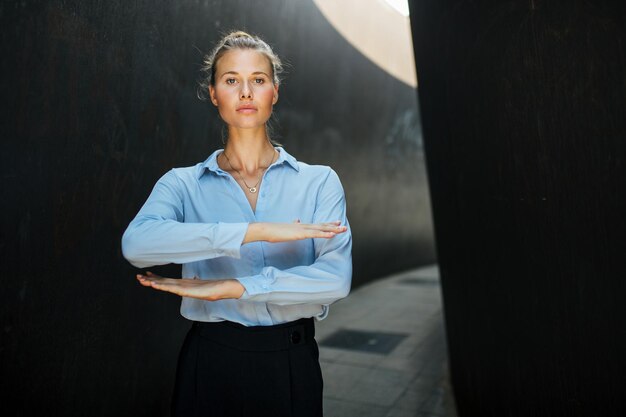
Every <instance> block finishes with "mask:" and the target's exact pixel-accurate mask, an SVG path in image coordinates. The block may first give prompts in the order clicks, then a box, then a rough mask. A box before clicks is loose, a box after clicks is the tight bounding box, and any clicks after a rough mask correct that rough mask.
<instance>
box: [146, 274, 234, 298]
mask: <svg viewBox="0 0 626 417" xmlns="http://www.w3.org/2000/svg"><path fill="white" fill-rule="evenodd" d="M137 280H139V283H140V284H141V285H143V286H144V287H152V288H154V289H155V290H159V291H166V292H171V293H172V294H177V295H180V296H182V297H190V298H199V299H202V300H208V301H216V300H223V299H226V298H239V297H241V296H242V295H243V293H244V291H245V288H244V286H243V285H241V284H240V283H239V281H237V280H236V279H221V280H202V279H198V278H193V279H189V278H181V279H178V278H164V277H160V276H158V275H155V274H153V273H152V272H146V275H142V274H137Z"/></svg>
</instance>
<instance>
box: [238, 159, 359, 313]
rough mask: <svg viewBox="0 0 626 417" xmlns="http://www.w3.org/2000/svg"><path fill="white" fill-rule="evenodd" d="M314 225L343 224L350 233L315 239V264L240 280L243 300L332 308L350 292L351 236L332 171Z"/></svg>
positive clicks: (271, 270) (271, 269)
mask: <svg viewBox="0 0 626 417" xmlns="http://www.w3.org/2000/svg"><path fill="white" fill-rule="evenodd" d="M313 217H314V218H313V222H314V223H324V222H329V221H334V220H340V221H341V224H342V225H345V226H348V230H347V231H346V232H344V233H342V234H339V235H337V236H335V237H333V238H331V239H313V244H314V248H315V262H313V264H312V265H303V266H296V267H293V268H289V269H285V270H280V269H278V268H275V267H272V266H268V267H265V268H263V269H262V270H261V273H260V274H258V275H252V276H247V277H242V278H237V279H238V280H239V282H240V283H241V284H242V285H243V286H244V287H245V292H244V294H243V296H242V297H241V299H242V300H250V301H260V302H267V303H270V304H277V305H290V304H326V305H328V304H331V303H332V302H334V301H337V300H339V299H341V298H344V297H346V296H347V295H348V293H349V292H350V285H351V281H352V235H351V232H350V225H349V224H348V220H347V218H346V203H345V196H344V192H343V188H342V186H341V182H340V181H339V177H338V176H337V174H336V173H335V172H334V171H333V170H330V173H329V175H328V177H327V178H326V181H325V183H324V185H323V186H322V188H321V190H320V192H319V195H318V197H317V202H316V208H315V214H314V216H313Z"/></svg>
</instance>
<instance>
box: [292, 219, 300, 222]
mask: <svg viewBox="0 0 626 417" xmlns="http://www.w3.org/2000/svg"><path fill="white" fill-rule="evenodd" d="M293 222H294V223H301V222H300V219H295V220H294V221H293Z"/></svg>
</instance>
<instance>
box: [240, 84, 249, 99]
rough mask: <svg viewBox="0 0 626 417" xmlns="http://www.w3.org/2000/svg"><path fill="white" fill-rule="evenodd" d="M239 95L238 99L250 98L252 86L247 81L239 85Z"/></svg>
mask: <svg viewBox="0 0 626 417" xmlns="http://www.w3.org/2000/svg"><path fill="white" fill-rule="evenodd" d="M239 95H240V96H241V97H240V98H252V86H251V85H250V84H249V83H248V82H247V81H244V82H243V83H241V92H240V94H239Z"/></svg>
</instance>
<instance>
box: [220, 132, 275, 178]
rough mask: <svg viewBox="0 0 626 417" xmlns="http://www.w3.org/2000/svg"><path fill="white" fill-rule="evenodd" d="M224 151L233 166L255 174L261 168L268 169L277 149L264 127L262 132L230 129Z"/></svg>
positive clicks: (243, 171)
mask: <svg viewBox="0 0 626 417" xmlns="http://www.w3.org/2000/svg"><path fill="white" fill-rule="evenodd" d="M260 133H262V134H260ZM224 152H225V153H226V155H228V159H229V160H230V164H232V167H233V168H235V169H237V170H239V171H241V172H242V173H245V174H249V175H254V174H256V172H257V171H258V170H259V169H266V168H267V167H268V166H269V164H271V163H272V160H273V159H274V153H275V152H276V151H275V150H274V147H273V146H272V144H271V143H270V141H269V138H268V137H267V134H266V132H265V129H263V131H262V132H259V131H257V132H249V131H244V132H242V131H241V130H238V131H237V132H234V131H232V130H229V132H228V142H226V146H225V147H224Z"/></svg>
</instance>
